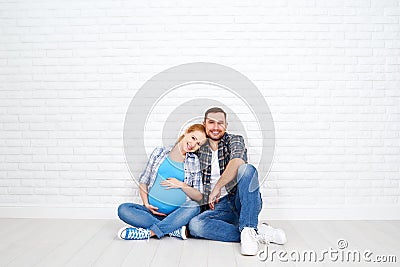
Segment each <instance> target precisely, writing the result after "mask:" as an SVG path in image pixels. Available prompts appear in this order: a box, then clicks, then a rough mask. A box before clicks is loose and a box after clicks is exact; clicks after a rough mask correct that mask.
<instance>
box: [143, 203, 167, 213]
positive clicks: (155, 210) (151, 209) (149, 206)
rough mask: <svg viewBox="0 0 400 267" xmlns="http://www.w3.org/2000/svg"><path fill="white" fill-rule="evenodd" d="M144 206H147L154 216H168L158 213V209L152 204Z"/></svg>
mask: <svg viewBox="0 0 400 267" xmlns="http://www.w3.org/2000/svg"><path fill="white" fill-rule="evenodd" d="M144 206H145V207H146V208H147V209H148V210H149V211H150V212H151V213H153V214H154V215H158V216H167V214H164V213H161V212H158V211H157V210H158V208H157V207H154V206H152V205H150V204H144Z"/></svg>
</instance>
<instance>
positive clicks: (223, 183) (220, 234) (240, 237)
mask: <svg viewBox="0 0 400 267" xmlns="http://www.w3.org/2000/svg"><path fill="white" fill-rule="evenodd" d="M203 124H204V126H205V129H206V134H207V137H208V141H207V142H206V144H205V145H203V146H202V147H201V148H200V149H199V150H198V152H197V153H198V156H199V159H200V167H201V169H202V175H203V188H204V195H203V204H205V205H203V210H204V209H205V211H204V212H203V213H201V214H199V215H198V216H196V217H194V218H193V219H192V220H191V221H190V222H189V231H190V234H191V235H192V236H193V237H197V238H206V239H211V240H218V241H225V242H240V243H241V253H242V254H243V255H256V254H257V252H258V241H264V242H274V243H279V244H283V243H285V242H286V236H285V234H284V232H283V231H282V230H281V229H274V228H272V227H271V226H268V225H264V226H265V232H264V233H263V234H261V235H259V234H258V233H257V225H258V214H259V213H260V211H261V207H262V199H261V194H260V191H259V188H258V187H259V186H258V173H257V170H256V168H255V167H254V166H253V165H251V164H247V149H246V147H245V144H244V140H243V137H242V136H240V135H234V134H228V133H227V132H226V128H227V126H228V123H227V121H226V113H225V111H224V110H223V109H221V108H219V107H214V108H210V109H209V110H207V111H206V113H205V116H204V121H203Z"/></svg>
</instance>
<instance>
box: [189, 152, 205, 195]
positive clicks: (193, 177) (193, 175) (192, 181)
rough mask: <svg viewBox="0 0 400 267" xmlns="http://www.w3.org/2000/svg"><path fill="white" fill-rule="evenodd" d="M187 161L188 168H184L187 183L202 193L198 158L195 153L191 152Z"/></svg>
mask: <svg viewBox="0 0 400 267" xmlns="http://www.w3.org/2000/svg"><path fill="white" fill-rule="evenodd" d="M187 163H188V165H187V168H188V169H187V170H185V171H186V173H185V176H186V178H187V179H186V183H187V185H189V186H191V187H193V188H195V189H197V190H199V191H200V193H202V194H203V182H202V174H201V169H200V161H199V158H198V157H197V156H196V155H195V154H192V155H191V157H190V159H189V158H188V161H187Z"/></svg>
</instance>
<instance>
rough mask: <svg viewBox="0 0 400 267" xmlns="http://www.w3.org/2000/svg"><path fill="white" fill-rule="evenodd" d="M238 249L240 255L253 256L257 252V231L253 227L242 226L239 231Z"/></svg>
mask: <svg viewBox="0 0 400 267" xmlns="http://www.w3.org/2000/svg"><path fill="white" fill-rule="evenodd" d="M240 251H241V253H242V255H248V256H254V255H256V254H257V252H258V239H257V233H256V230H255V229H254V228H250V227H244V228H243V230H242V232H241V233H240Z"/></svg>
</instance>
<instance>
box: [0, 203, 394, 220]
mask: <svg viewBox="0 0 400 267" xmlns="http://www.w3.org/2000/svg"><path fill="white" fill-rule="evenodd" d="M0 218H55V219H61V218H63V219H117V218H118V217H117V212H116V207H4V206H3V207H0ZM259 219H260V220H400V206H389V207H386V206H383V207H381V206H372V207H345V208H340V207H335V208H332V207H329V208H304V207H303V208H266V209H263V210H262V211H261V213H260V216H259Z"/></svg>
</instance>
